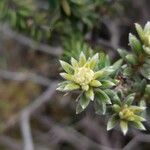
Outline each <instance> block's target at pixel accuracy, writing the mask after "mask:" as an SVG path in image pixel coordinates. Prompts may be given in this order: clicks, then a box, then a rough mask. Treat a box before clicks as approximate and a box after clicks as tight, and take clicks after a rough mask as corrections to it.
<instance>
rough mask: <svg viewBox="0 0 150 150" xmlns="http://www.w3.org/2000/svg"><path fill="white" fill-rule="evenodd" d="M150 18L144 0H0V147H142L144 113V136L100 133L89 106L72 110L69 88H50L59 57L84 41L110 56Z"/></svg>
mask: <svg viewBox="0 0 150 150" xmlns="http://www.w3.org/2000/svg"><path fill="white" fill-rule="evenodd" d="M149 20H150V1H149V0H0V150H118V149H123V150H133V149H134V148H135V149H136V150H149V149H150V137H149V136H148V134H149V133H150V118H148V120H149V122H148V123H147V125H146V128H147V131H145V132H144V134H142V135H143V136H141V135H140V131H138V130H135V129H131V130H130V131H129V133H128V134H127V136H123V135H122V133H121V132H120V131H119V130H118V129H114V130H112V131H109V132H107V131H106V119H107V118H105V117H103V116H100V115H96V114H95V113H94V111H93V108H92V106H89V108H88V109H87V110H86V112H83V113H81V114H80V115H76V114H75V101H74V99H75V98H74V96H76V95H75V94H68V95H65V96H63V93H61V92H56V91H55V89H56V86H57V83H58V82H59V81H60V80H61V78H60V76H59V72H60V70H61V68H60V65H59V61H58V60H59V59H60V58H63V59H65V60H66V61H67V60H69V58H70V56H71V55H73V54H75V53H77V51H78V50H79V49H82V48H83V47H84V46H87V47H88V46H90V47H92V48H93V49H95V51H104V52H105V53H108V54H109V56H110V57H111V59H112V62H113V61H115V60H116V59H117V58H118V54H117V51H116V50H117V48H126V49H127V50H129V51H130V48H129V47H128V34H129V33H130V32H132V33H135V29H134V23H135V22H138V23H140V24H142V25H144V24H145V23H146V22H147V21H149ZM135 34H136V33H135ZM139 135H140V136H139Z"/></svg>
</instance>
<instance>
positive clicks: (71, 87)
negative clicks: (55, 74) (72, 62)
mask: <svg viewBox="0 0 150 150" xmlns="http://www.w3.org/2000/svg"><path fill="white" fill-rule="evenodd" d="M79 88H80V86H79V85H77V84H75V83H73V82H72V83H68V84H67V85H66V86H65V88H64V91H72V90H77V89H79Z"/></svg>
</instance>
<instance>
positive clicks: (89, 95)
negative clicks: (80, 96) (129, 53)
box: [85, 88, 94, 101]
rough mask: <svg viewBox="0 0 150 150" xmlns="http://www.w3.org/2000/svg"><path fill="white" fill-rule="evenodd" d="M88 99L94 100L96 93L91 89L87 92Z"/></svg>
mask: <svg viewBox="0 0 150 150" xmlns="http://www.w3.org/2000/svg"><path fill="white" fill-rule="evenodd" d="M85 95H86V97H87V98H89V99H91V100H92V101H93V100H94V91H93V88H90V89H89V90H88V91H86V92H85Z"/></svg>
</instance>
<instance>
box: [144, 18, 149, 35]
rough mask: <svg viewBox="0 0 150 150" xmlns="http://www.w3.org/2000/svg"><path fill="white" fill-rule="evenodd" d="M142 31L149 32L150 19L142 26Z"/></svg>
mask: <svg viewBox="0 0 150 150" xmlns="http://www.w3.org/2000/svg"><path fill="white" fill-rule="evenodd" d="M144 33H145V34H146V33H147V34H150V21H148V22H147V23H146V25H145V27H144Z"/></svg>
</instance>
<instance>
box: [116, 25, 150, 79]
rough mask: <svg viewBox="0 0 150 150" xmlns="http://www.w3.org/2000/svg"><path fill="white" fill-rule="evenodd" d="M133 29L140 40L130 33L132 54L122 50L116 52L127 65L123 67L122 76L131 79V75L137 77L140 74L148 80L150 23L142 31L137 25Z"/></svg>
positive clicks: (149, 76) (149, 70)
mask: <svg viewBox="0 0 150 150" xmlns="http://www.w3.org/2000/svg"><path fill="white" fill-rule="evenodd" d="M135 27H136V30H137V33H138V35H139V37H140V39H138V38H137V37H136V36H135V35H133V34H131V33H130V34H129V45H130V47H131V48H132V53H129V52H127V51H125V50H122V49H119V50H118V52H119V53H120V55H121V57H123V59H124V60H125V61H126V63H127V64H126V65H124V66H123V69H124V75H125V76H128V77H132V76H133V75H136V76H138V74H139V73H140V74H141V75H142V76H144V77H145V78H146V79H148V80H150V67H149V66H150V22H147V24H146V25H145V27H144V29H143V28H142V27H141V26H140V25H139V24H137V23H136V24H135ZM134 77H135V76H134Z"/></svg>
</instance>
